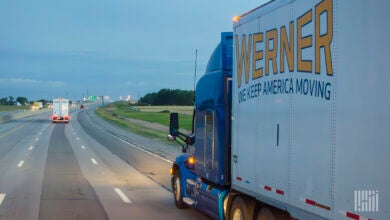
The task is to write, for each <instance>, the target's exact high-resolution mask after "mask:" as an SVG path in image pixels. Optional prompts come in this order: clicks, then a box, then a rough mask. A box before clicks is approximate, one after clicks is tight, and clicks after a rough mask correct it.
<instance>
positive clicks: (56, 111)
mask: <svg viewBox="0 0 390 220" xmlns="http://www.w3.org/2000/svg"><path fill="white" fill-rule="evenodd" d="M69 120H70V116H69V99H63V98H58V99H53V114H52V121H53V123H56V122H65V123H68V122H69Z"/></svg>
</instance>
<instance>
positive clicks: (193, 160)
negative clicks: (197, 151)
mask: <svg viewBox="0 0 390 220" xmlns="http://www.w3.org/2000/svg"><path fill="white" fill-rule="evenodd" d="M188 163H189V164H191V165H193V164H195V158H194V157H190V158H188Z"/></svg>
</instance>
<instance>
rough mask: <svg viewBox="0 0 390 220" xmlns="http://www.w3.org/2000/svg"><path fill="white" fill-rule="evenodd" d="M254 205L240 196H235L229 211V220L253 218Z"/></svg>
mask: <svg viewBox="0 0 390 220" xmlns="http://www.w3.org/2000/svg"><path fill="white" fill-rule="evenodd" d="M254 207H255V204H254V202H253V201H252V200H251V199H249V200H248V201H247V202H245V201H244V199H243V198H242V197H241V196H237V197H236V198H235V199H234V200H233V204H232V208H231V210H230V216H229V217H230V218H229V219H230V220H247V219H252V218H253V212H254Z"/></svg>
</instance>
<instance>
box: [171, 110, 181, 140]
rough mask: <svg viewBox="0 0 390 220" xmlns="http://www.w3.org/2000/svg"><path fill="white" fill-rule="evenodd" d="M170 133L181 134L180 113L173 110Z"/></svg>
mask: <svg viewBox="0 0 390 220" xmlns="http://www.w3.org/2000/svg"><path fill="white" fill-rule="evenodd" d="M169 134H170V135H172V136H173V137H176V136H178V135H179V114H178V113H177V112H172V113H171V114H170V116H169Z"/></svg>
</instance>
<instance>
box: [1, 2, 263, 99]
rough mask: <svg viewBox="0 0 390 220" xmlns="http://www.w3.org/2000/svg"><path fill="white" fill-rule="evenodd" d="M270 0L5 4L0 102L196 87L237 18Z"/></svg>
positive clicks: (133, 94)
mask: <svg viewBox="0 0 390 220" xmlns="http://www.w3.org/2000/svg"><path fill="white" fill-rule="evenodd" d="M266 1H267V0H257V1H255V0H240V1H237V0H236V1H233V0H211V1H210V0H196V1H195V0H193V1H191V0H189V1H188V0H186V1H183V0H164V1H160V0H155V1H145V0H81V1H80V0H66V1H63V0H61V1H57V0H39V1H31V0H18V1H13V0H1V1H0V98H1V97H9V96H13V97H14V98H15V99H16V97H18V96H22V97H27V98H28V100H30V101H33V100H39V99H47V100H50V99H53V98H58V97H63V98H69V99H72V100H80V99H82V98H83V97H86V96H87V95H88V96H91V95H95V96H109V97H110V98H111V99H113V100H118V99H119V97H121V96H122V97H127V96H131V99H133V100H136V99H138V98H139V97H142V96H144V95H145V94H147V93H150V92H158V91H159V90H160V89H163V88H169V89H184V90H193V87H194V72H195V50H197V51H198V52H197V53H198V56H197V79H199V78H200V77H201V76H202V75H203V74H204V71H205V68H206V65H207V61H208V59H209V56H210V55H211V53H212V51H213V50H214V48H215V47H216V45H217V44H218V42H219V37H220V32H224V31H232V26H233V24H232V18H233V17H234V16H236V15H241V14H244V13H246V12H248V11H250V10H251V9H253V8H255V7H257V6H259V5H261V4H263V3H264V2H266Z"/></svg>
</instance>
